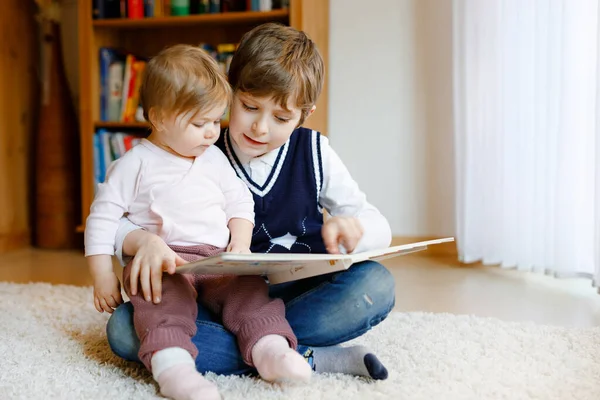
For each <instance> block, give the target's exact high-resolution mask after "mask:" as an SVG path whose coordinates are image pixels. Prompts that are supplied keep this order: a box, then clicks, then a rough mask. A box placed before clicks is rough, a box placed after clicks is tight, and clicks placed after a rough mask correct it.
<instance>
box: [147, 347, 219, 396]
mask: <svg viewBox="0 0 600 400" xmlns="http://www.w3.org/2000/svg"><path fill="white" fill-rule="evenodd" d="M150 363H151V364H152V376H153V377H154V380H155V381H156V382H158V385H159V387H160V393H161V394H162V395H163V396H165V397H169V398H171V399H174V400H220V399H221V395H220V394H219V390H218V389H217V386H216V385H215V384H214V383H212V382H209V381H208V380H206V379H204V377H203V376H202V374H201V373H199V372H198V371H197V370H196V363H195V362H194V359H193V358H192V356H191V355H190V353H189V352H188V351H187V350H184V349H182V348H181V347H168V348H166V349H163V350H159V351H157V352H156V353H154V355H153V356H152V360H151V361H150Z"/></svg>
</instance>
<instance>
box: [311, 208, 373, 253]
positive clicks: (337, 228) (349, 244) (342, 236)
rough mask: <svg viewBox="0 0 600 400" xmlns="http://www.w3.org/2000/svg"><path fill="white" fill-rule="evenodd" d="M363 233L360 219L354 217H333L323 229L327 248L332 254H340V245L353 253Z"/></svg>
mask: <svg viewBox="0 0 600 400" xmlns="http://www.w3.org/2000/svg"><path fill="white" fill-rule="evenodd" d="M363 233H364V231H363V228H362V225H361V224H360V221H359V220H358V219H357V218H354V217H331V218H329V219H327V221H325V223H324V224H323V228H322V229H321V235H322V236H323V242H324V243H325V248H326V249H327V252H329V253H331V254H340V247H339V246H340V245H342V246H344V248H345V249H346V251H348V253H352V252H353V251H354V249H355V248H356V245H357V244H358V241H359V240H360V239H361V238H362V236H363Z"/></svg>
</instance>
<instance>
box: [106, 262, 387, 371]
mask: <svg viewBox="0 0 600 400" xmlns="http://www.w3.org/2000/svg"><path fill="white" fill-rule="evenodd" d="M394 292H395V288H394V278H393V277H392V275H391V274H390V272H389V271H388V270H387V269H386V268H385V267H384V266H382V265H381V264H379V263H376V262H373V261H365V262H362V263H359V264H355V265H353V266H352V267H350V268H349V269H348V270H346V271H342V272H335V273H332V274H327V275H320V276H316V277H312V278H307V279H302V280H299V281H293V282H286V283H281V284H278V285H271V287H270V290H269V294H270V295H271V297H279V298H281V299H283V301H284V303H285V306H286V318H287V320H288V321H289V323H290V325H291V326H292V329H293V330H294V333H295V334H296V336H297V338H298V343H299V346H298V351H299V352H300V353H303V352H304V351H305V350H306V349H307V347H308V346H315V347H322V346H332V345H336V344H339V343H343V342H346V341H348V340H351V339H354V338H356V337H359V336H361V335H363V334H364V333H365V332H367V331H368V330H369V329H371V328H372V327H373V326H375V325H377V324H378V323H379V322H381V321H382V320H383V319H385V317H387V315H388V314H389V313H390V311H391V310H392V308H393V307H394V303H395V294H394ZM196 327H197V332H196V335H195V336H194V337H193V338H192V341H193V343H194V344H195V345H196V347H197V348H198V351H199V355H198V357H197V359H196V368H197V369H198V371H200V372H202V373H205V372H209V371H210V372H214V373H216V374H223V375H232V374H234V375H243V374H254V373H255V372H256V371H255V370H254V369H253V368H252V367H250V366H248V365H246V364H245V363H244V362H243V361H242V356H241V354H240V351H239V349H238V346H237V342H236V338H235V336H233V334H231V333H230V332H229V331H227V330H226V329H225V328H224V327H223V325H221V323H220V321H219V318H218V317H217V316H215V315H213V314H212V313H210V312H209V311H208V310H207V309H206V308H204V307H203V306H202V304H198V318H197V320H196ZM106 333H107V336H108V343H109V345H110V347H111V349H112V351H113V352H114V353H115V354H116V355H118V356H119V357H121V358H124V359H126V360H129V361H139V360H138V355H137V353H138V350H139V346H140V343H139V340H138V338H137V335H136V333H135V329H134V327H133V307H132V306H131V303H129V302H128V303H124V304H121V305H120V306H119V307H118V308H117V309H116V310H115V311H114V313H113V314H112V316H111V317H110V319H109V321H108V325H107V327H106Z"/></svg>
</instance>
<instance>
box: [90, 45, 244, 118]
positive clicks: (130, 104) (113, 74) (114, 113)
mask: <svg viewBox="0 0 600 400" xmlns="http://www.w3.org/2000/svg"><path fill="white" fill-rule="evenodd" d="M198 46H199V47H201V48H202V49H204V50H205V51H206V52H208V53H209V54H210V55H212V56H213V57H214V58H215V59H216V60H217V62H218V63H219V65H220V67H221V70H222V71H223V73H225V74H227V72H228V71H229V65H230V64H231V58H232V57H233V53H234V51H235V49H236V48H237V44H233V43H220V44H218V45H217V46H213V45H211V44H208V43H199V44H198ZM98 58H99V63H100V65H99V79H100V101H99V105H100V113H99V114H100V120H101V121H103V122H124V123H131V122H145V119H144V116H143V113H142V111H141V108H142V106H141V104H140V86H141V83H142V77H143V74H144V70H145V68H146V65H147V59H146V58H144V57H140V56H138V55H136V54H133V53H130V52H127V51H124V50H122V49H116V48H111V47H101V48H100V49H99V51H98ZM227 120H228V116H227V113H226V115H225V117H224V118H223V121H227Z"/></svg>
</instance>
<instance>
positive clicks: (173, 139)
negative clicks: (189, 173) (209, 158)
mask: <svg viewBox="0 0 600 400" xmlns="http://www.w3.org/2000/svg"><path fill="white" fill-rule="evenodd" d="M224 112H225V105H222V106H219V107H215V108H213V109H212V110H209V111H207V112H206V113H202V114H200V113H198V114H196V115H194V116H193V117H192V118H190V120H189V122H188V121H186V120H185V119H183V116H169V117H167V118H165V119H164V121H163V129H161V130H160V131H159V132H156V133H155V134H154V135H155V137H156V139H158V143H159V144H160V145H161V147H165V148H168V149H169V150H171V152H174V153H176V154H178V155H180V156H183V157H189V158H193V157H198V156H200V155H202V153H204V151H205V150H206V149H207V148H208V147H209V146H210V145H213V144H215V142H216V141H217V139H218V138H219V133H220V123H221V117H222V116H223V113H224Z"/></svg>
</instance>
